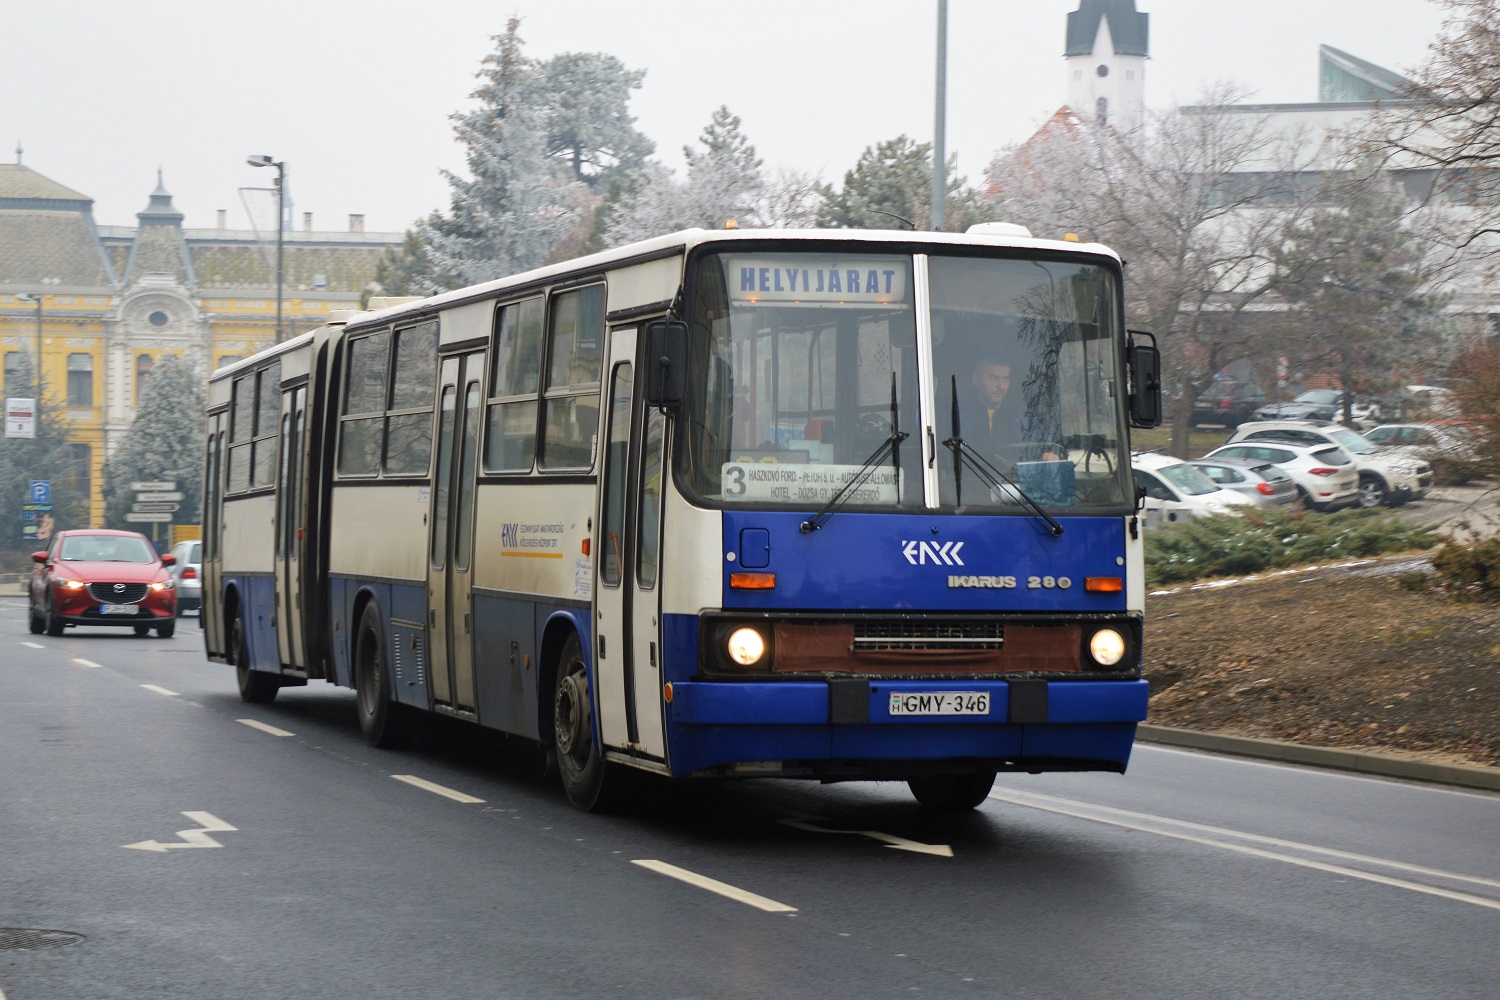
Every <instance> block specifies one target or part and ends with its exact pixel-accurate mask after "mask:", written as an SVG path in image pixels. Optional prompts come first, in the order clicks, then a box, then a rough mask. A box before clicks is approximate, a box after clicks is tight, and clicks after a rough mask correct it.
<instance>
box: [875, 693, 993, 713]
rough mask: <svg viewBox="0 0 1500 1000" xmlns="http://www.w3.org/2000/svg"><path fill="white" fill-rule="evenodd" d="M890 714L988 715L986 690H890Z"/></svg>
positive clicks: (988, 705)
mask: <svg viewBox="0 0 1500 1000" xmlns="http://www.w3.org/2000/svg"><path fill="white" fill-rule="evenodd" d="M890 713H891V714H892V715H989V714H990V693H989V692H988V691H892V692H891V698H890Z"/></svg>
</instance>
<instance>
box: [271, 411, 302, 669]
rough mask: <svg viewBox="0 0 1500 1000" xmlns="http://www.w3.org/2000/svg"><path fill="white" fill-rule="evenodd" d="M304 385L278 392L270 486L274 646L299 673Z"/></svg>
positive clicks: (288, 664)
mask: <svg viewBox="0 0 1500 1000" xmlns="http://www.w3.org/2000/svg"><path fill="white" fill-rule="evenodd" d="M306 400H307V387H306V386H297V387H296V388H295V389H288V390H287V391H286V392H283V393H282V394H281V477H280V479H279V481H278V482H277V484H276V646H277V651H278V653H279V655H280V656H281V664H282V666H285V667H295V668H297V669H299V670H300V669H305V668H306V666H307V656H306V654H305V651H304V648H303V645H302V573H301V569H302V534H303V532H302V498H303V495H304V492H303V489H302V477H303V474H304V470H305V462H304V460H303V454H302V449H303V441H304V438H303V428H304V424H305V417H304V415H303V410H304V408H305V402H306Z"/></svg>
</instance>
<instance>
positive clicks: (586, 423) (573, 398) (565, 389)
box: [542, 285, 604, 469]
mask: <svg viewBox="0 0 1500 1000" xmlns="http://www.w3.org/2000/svg"><path fill="white" fill-rule="evenodd" d="M547 357H548V371H547V388H546V392H545V393H543V397H544V399H545V403H544V405H545V406H546V417H545V423H546V436H545V437H544V438H543V439H542V468H543V469H587V468H590V467H592V466H593V464H594V452H595V451H596V445H597V442H598V438H599V376H600V369H601V366H602V365H603V360H604V286H603V285H590V286H589V287H587V288H580V289H578V290H576V291H571V292H564V293H562V294H561V295H558V296H555V297H554V298H553V300H552V316H551V325H550V327H549V329H548V343H547Z"/></svg>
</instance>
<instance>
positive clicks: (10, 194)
mask: <svg viewBox="0 0 1500 1000" xmlns="http://www.w3.org/2000/svg"><path fill="white" fill-rule="evenodd" d="M6 201H82V202H88V203H90V204H92V203H93V199H92V198H90V197H89V196H88V195H86V194H82V193H80V192H78V191H74V190H73V189H72V188H69V187H63V186H62V185H61V184H59V183H57V181H54V180H52V179H51V178H50V177H44V176H42V175H41V174H39V173H37V172H36V171H35V170H32V169H31V168H30V167H27V166H23V165H22V164H20V163H0V208H5V207H20V206H6V205H4V204H3V203H4V202H6Z"/></svg>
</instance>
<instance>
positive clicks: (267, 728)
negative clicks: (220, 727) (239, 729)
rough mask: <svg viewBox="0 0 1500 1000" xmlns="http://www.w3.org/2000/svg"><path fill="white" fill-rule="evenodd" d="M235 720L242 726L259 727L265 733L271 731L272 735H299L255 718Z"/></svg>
mask: <svg viewBox="0 0 1500 1000" xmlns="http://www.w3.org/2000/svg"><path fill="white" fill-rule="evenodd" d="M234 721H235V722H238V723H239V724H240V725H242V726H249V727H250V728H251V729H259V730H260V731H261V732H263V733H270V734H271V735H272V736H296V735H297V734H296V733H289V732H287V731H286V730H285V729H277V728H276V727H275V726H268V725H266V724H265V723H264V722H258V721H257V720H255V719H235V720H234Z"/></svg>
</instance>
